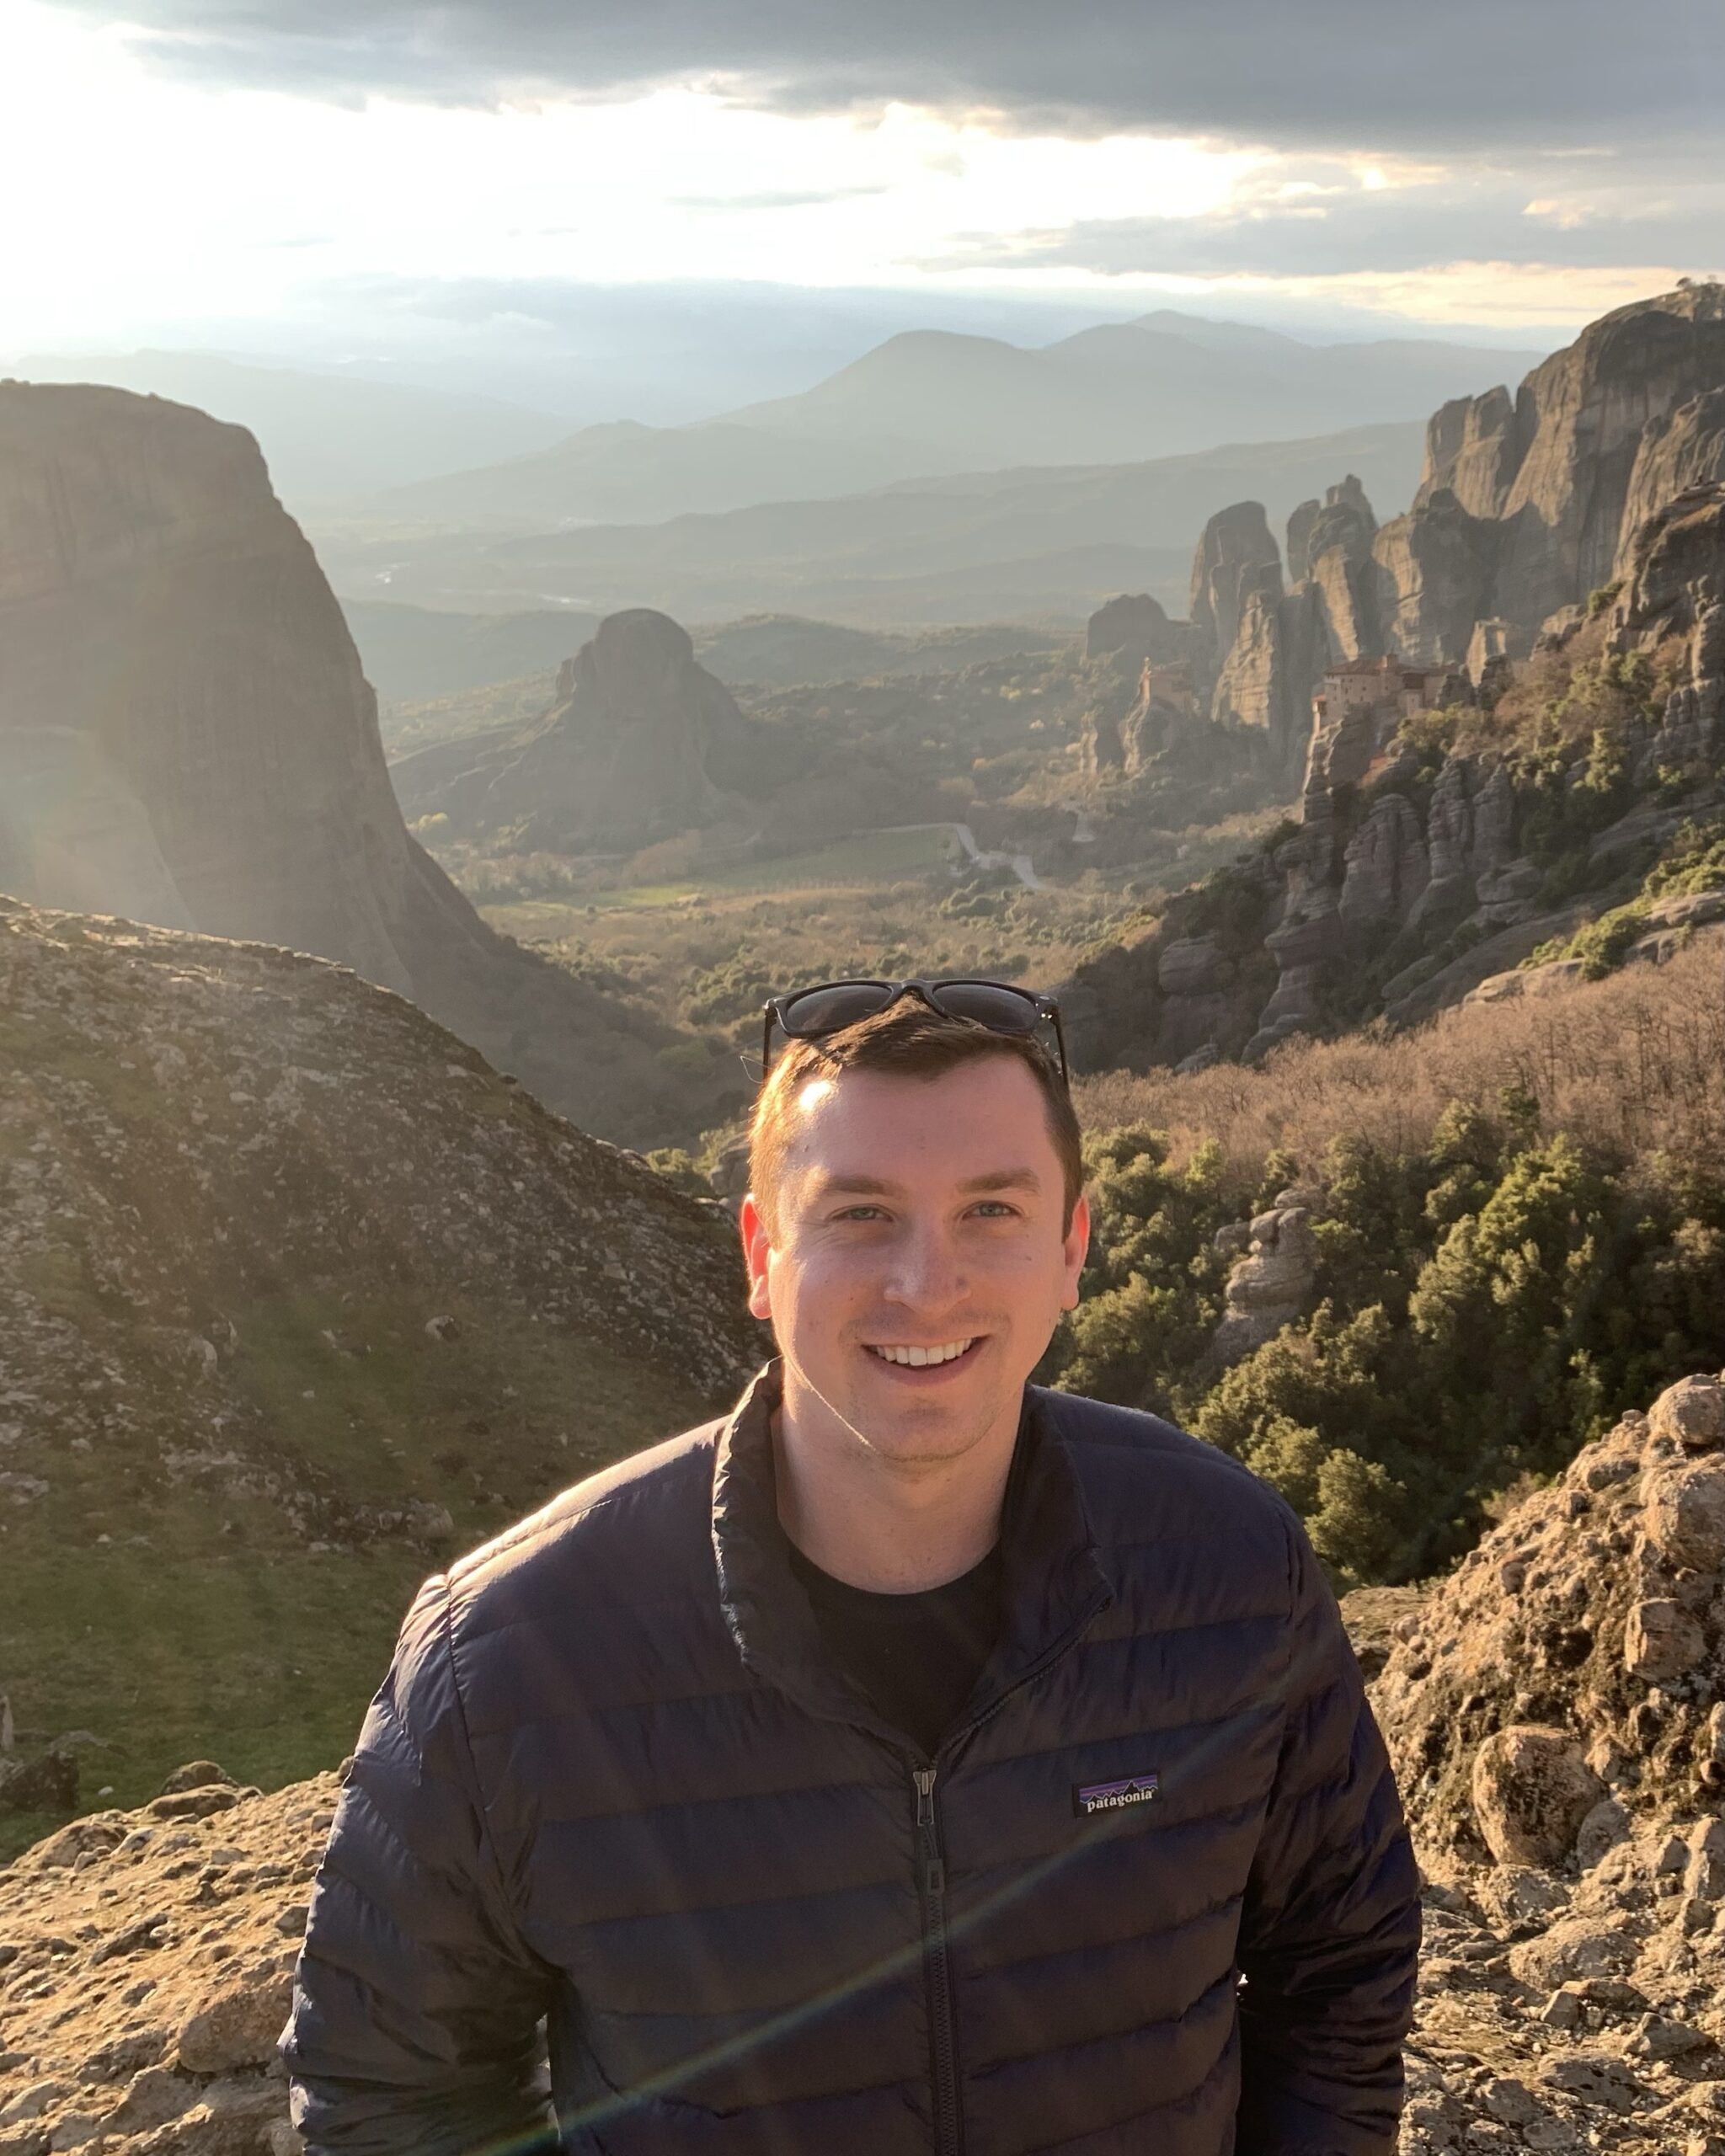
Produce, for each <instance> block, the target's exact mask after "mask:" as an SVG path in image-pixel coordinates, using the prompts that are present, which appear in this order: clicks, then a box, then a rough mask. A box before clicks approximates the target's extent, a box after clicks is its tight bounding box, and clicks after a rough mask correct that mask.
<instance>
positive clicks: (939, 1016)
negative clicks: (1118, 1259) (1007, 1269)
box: [749, 995, 1084, 1233]
mask: <svg viewBox="0 0 1725 2156" xmlns="http://www.w3.org/2000/svg"><path fill="white" fill-rule="evenodd" d="M985 1056H1010V1057H1012V1059H1013V1060H1014V1061H1016V1062H1018V1063H1022V1064H1023V1065H1024V1067H1025V1068H1026V1070H1028V1071H1029V1073H1030V1075H1031V1076H1032V1077H1033V1078H1034V1079H1035V1081H1036V1083H1037V1086H1038V1089H1039V1091H1040V1092H1041V1094H1042V1105H1043V1112H1044V1115H1045V1116H1046V1118H1047V1120H1048V1134H1049V1137H1050V1138H1051V1139H1053V1141H1054V1148H1055V1153H1056V1155H1058V1156H1059V1159H1060V1173H1061V1177H1062V1179H1063V1181H1064V1182H1065V1211H1064V1214H1063V1215H1062V1219H1061V1230H1062V1232H1063V1233H1064V1232H1065V1230H1066V1229H1068V1228H1070V1227H1071V1225H1072V1213H1073V1209H1074V1208H1075V1207H1076V1204H1077V1203H1078V1198H1079V1193H1080V1192H1081V1190H1082V1189H1083V1187H1084V1148H1083V1139H1082V1137H1081V1134H1080V1131H1079V1128H1078V1114H1077V1111H1076V1109H1075V1108H1074V1107H1073V1106H1072V1097H1071V1094H1070V1093H1069V1092H1068V1091H1067V1090H1066V1087H1065V1084H1064V1082H1063V1081H1062V1080H1061V1077H1060V1072H1059V1071H1058V1070H1056V1069H1055V1065H1054V1064H1053V1063H1052V1062H1051V1061H1050V1059H1049V1056H1048V1054H1047V1053H1046V1051H1045V1050H1044V1049H1043V1048H1042V1047H1041V1046H1040V1045H1039V1043H1038V1042H1037V1040H1036V1039H1035V1038H1034V1037H1033V1035H1032V1034H1029V1033H996V1032H995V1031H994V1030H993V1029H992V1028H991V1027H988V1026H984V1025H980V1024H979V1023H978V1022H977V1021H976V1020H975V1019H974V1018H949V1017H947V1015H946V1013H945V1012H944V1011H933V1010H931V1009H930V1008H929V1006H928V1005H927V1004H926V1003H924V1002H923V1001H921V998H920V997H914V996H910V995H905V996H901V997H900V999H899V1001H897V1002H896V1003H893V1004H889V1006H887V1008H886V1009H885V1010H884V1011H876V1012H875V1013H874V1015H873V1017H868V1018H859V1019H858V1020H857V1023H856V1024H855V1025H854V1026H846V1027H844V1029H843V1030H842V1032H840V1033H827V1034H825V1035H823V1036H822V1038H820V1039H819V1040H789V1041H787V1042H786V1043H785V1045H784V1047H783V1049H782V1050H781V1052H780V1054H778V1056H777V1058H776V1059H774V1062H773V1065H772V1069H771V1070H768V1072H767V1074H766V1077H765V1079H764V1080H763V1081H762V1082H761V1091H760V1093H759V1094H758V1095H757V1096H756V1102H755V1113H754V1116H753V1118H752V1119H751V1121H750V1125H749V1187H750V1189H751V1190H752V1191H753V1192H754V1193H755V1200H756V1203H757V1204H758V1205H759V1206H760V1207H761V1210H762V1212H763V1213H764V1214H767V1215H768V1216H769V1218H770V1216H771V1212H772V1202H771V1201H772V1192H773V1191H774V1190H775V1189H776V1188H777V1184H778V1180H779V1176H780V1174H781V1171H782V1169H783V1166H784V1156H785V1153H786V1150H787V1149H788V1145H789V1140H790V1130H789V1125H790V1105H791V1102H792V1101H793V1099H794V1098H795V1097H796V1095H797V1093H798V1091H800V1090H801V1088H802V1087H803V1086H804V1085H805V1084H806V1083H807V1082H808V1081H809V1079H811V1078H819V1077H821V1076H824V1075H831V1074H832V1073H834V1072H836V1071H839V1070H881V1071H886V1072H889V1073H891V1074H892V1075H895V1076H901V1077H905V1078H938V1077H940V1076H941V1075H943V1073H945V1072H946V1071H948V1070H958V1069H959V1068H960V1067H961V1066H962V1065H964V1064H967V1063H980V1062H981V1061H982V1059H983V1058H984V1057H985Z"/></svg>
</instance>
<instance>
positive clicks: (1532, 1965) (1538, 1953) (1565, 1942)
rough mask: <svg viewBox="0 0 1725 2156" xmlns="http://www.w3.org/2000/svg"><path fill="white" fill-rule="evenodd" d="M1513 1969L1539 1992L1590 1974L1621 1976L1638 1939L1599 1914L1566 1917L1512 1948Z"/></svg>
mask: <svg viewBox="0 0 1725 2156" xmlns="http://www.w3.org/2000/svg"><path fill="white" fill-rule="evenodd" d="M1634 1961H1635V1941H1634V1940H1632V1938H1628V1937H1626V1935H1625V1934H1624V1933H1623V1931H1622V1930H1621V1929H1620V1928H1619V1927H1617V1926H1615V1925H1607V1924H1600V1922H1599V1919H1597V1918H1589V1917H1565V1918H1562V1919H1559V1921H1558V1922H1557V1923H1556V1924H1553V1925H1552V1926H1551V1929H1550V1930H1549V1931H1546V1932H1544V1933H1542V1934H1541V1936H1540V1937H1539V1938H1537V1939H1530V1940H1525V1941H1524V1943H1523V1944H1522V1945H1519V1946H1513V1947H1511V1948H1510V1950H1509V1967H1510V1970H1511V1972H1512V1973H1513V1974H1514V1976H1515V1977H1517V1978H1518V1979H1519V1982H1521V1983H1525V1985H1526V1986H1527V1987H1528V1988H1529V1989H1530V1990H1531V1991H1535V1992H1551V1991H1555V1990H1556V1989H1557V1987H1558V1985H1559V1984H1562V1983H1574V1982H1576V1981H1577V1980H1585V1979H1587V1978H1589V1977H1621V1975H1622V1974H1623V1973H1624V1972H1625V1971H1626V1969H1628V1968H1630V1967H1632V1966H1633V1965H1634Z"/></svg>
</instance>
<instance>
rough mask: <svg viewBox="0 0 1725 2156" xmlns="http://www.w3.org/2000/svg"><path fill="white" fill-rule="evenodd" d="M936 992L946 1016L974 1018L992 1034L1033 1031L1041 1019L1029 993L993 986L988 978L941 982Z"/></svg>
mask: <svg viewBox="0 0 1725 2156" xmlns="http://www.w3.org/2000/svg"><path fill="white" fill-rule="evenodd" d="M935 993H936V995H937V996H938V997H939V999H940V1007H941V1009H942V1010H943V1011H945V1012H946V1014H947V1016H948V1017H949V1018H971V1019H974V1020H975V1022H976V1023H977V1024H978V1025H980V1026H986V1027H988V1028H989V1030H990V1032H991V1033H1034V1032H1035V1030H1036V1027H1037V1026H1038V1024H1039V1021H1040V1018H1041V1013H1040V1012H1039V1011H1038V1010H1037V1007H1036V1006H1035V1004H1034V1003H1033V1001H1031V999H1030V998H1029V997H1028V995H1023V994H1021V993H1020V991H1019V990H1017V989H1016V988H996V987H995V986H994V985H992V984H991V983H990V982H988V981H977V980H960V981H943V982H941V984H940V985H939V986H938V987H937V989H936V990H935Z"/></svg>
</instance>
